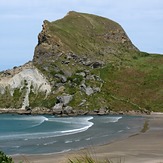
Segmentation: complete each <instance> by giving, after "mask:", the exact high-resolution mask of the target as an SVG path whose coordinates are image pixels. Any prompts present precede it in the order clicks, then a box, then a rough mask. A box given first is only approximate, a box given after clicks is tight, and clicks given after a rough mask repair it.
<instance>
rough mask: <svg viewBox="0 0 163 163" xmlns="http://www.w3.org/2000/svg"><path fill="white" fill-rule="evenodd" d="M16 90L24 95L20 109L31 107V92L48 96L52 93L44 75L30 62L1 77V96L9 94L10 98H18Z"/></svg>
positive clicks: (4, 73) (8, 71)
mask: <svg viewBox="0 0 163 163" xmlns="http://www.w3.org/2000/svg"><path fill="white" fill-rule="evenodd" d="M16 90H18V91H20V92H22V93H23V97H22V102H21V103H22V105H21V106H19V107H21V108H22V109H25V108H26V107H29V95H30V93H31V92H33V93H39V92H44V93H45V96H47V95H48V94H49V93H50V92H51V86H50V84H49V82H48V81H47V79H46V78H45V77H44V76H43V74H42V73H41V72H40V71H39V70H38V69H37V68H36V67H35V66H33V64H32V62H30V63H28V64H25V65H23V66H21V67H16V68H14V69H13V70H7V71H5V72H3V73H2V74H1V75H0V94H1V95H2V96H3V95H4V96H5V95H6V94H7V93H8V96H11V98H12V97H13V96H16V94H15V92H16ZM13 98H14V97H13ZM15 102H16V101H15Z"/></svg>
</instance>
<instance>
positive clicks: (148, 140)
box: [13, 114, 163, 163]
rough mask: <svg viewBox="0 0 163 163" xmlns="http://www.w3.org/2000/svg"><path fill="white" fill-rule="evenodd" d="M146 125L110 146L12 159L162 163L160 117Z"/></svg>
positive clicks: (153, 117) (59, 162) (37, 162)
mask: <svg viewBox="0 0 163 163" xmlns="http://www.w3.org/2000/svg"><path fill="white" fill-rule="evenodd" d="M147 122H148V125H149V129H148V130H147V131H146V132H141V131H140V133H137V134H135V135H131V136H129V137H128V138H126V139H123V140H118V141H115V142H113V143H110V144H106V145H101V146H92V147H90V148H87V149H84V150H79V151H71V152H67V153H61V154H49V155H18V156H14V157H13V159H14V161H15V163H19V162H20V161H21V160H22V161H24V162H28V163H55V162H57V163H67V162H68V159H69V158H70V159H71V158H75V157H81V156H82V155H85V154H88V155H91V156H92V157H94V159H95V160H111V161H113V163H118V162H121V163H163V114H152V115H150V116H147ZM135 125H136V124H135ZM142 128H143V126H142Z"/></svg>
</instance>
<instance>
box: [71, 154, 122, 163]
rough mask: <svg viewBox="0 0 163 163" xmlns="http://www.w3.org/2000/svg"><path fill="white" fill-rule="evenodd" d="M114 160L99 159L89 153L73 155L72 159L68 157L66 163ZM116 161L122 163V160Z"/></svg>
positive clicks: (93, 162) (102, 162)
mask: <svg viewBox="0 0 163 163" xmlns="http://www.w3.org/2000/svg"><path fill="white" fill-rule="evenodd" d="M114 162H115V161H111V160H110V159H103V160H101V159H100V160H99V159H96V158H94V157H92V156H91V155H88V154H85V155H81V156H77V157H74V158H73V159H69V161H68V163H114ZM116 163H122V160H121V159H120V160H118V161H116Z"/></svg>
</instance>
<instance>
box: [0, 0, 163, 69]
mask: <svg viewBox="0 0 163 163" xmlns="http://www.w3.org/2000/svg"><path fill="white" fill-rule="evenodd" d="M9 1H10V0H6V1H4V0H2V1H1V2H0V13H1V14H0V18H1V26H0V34H1V38H0V49H1V54H0V71H2V70H6V69H11V68H13V67H14V66H20V65H22V64H25V63H26V62H28V61H30V60H32V58H33V55H34V48H35V46H36V45H37V42H38V41H37V36H38V34H39V33H40V32H41V30H42V24H43V21H44V20H45V19H47V20H49V21H55V20H58V19H61V18H62V17H64V16H65V15H66V14H67V13H68V12H69V11H77V12H83V13H90V14H95V15H99V16H102V17H106V18H108V19H111V20H113V21H115V22H117V23H119V24H120V25H121V26H122V28H123V29H124V30H125V32H126V33H127V35H128V36H129V38H130V40H131V41H132V43H133V44H134V45H135V46H136V47H137V48H138V49H139V50H140V51H144V52H148V53H156V54H163V47H162V45H161V43H162V42H163V37H162V35H161V34H160V33H161V31H162V28H163V17H162V15H163V11H162V9H161V5H163V2H162V1H161V0H157V1H155V2H148V1H147V0H141V1H140V0H138V1H137V2H130V1H128V0H125V1H124V2H123V3H122V2H118V0H114V1H113V0H111V1H110V2H107V0H104V1H103V3H101V2H100V0H95V1H94V2H93V3H92V2H91V1H89V2H87V1H86V0H84V1H82V0H79V1H78V2H76V1H75V0H72V1H71V2H67V1H66V0H61V1H57V2H53V1H52V0H48V1H47V2H39V0H35V1H31V0H29V1H28V2H26V1H24V0H23V1H22V0H15V1H14V2H9ZM63 4H65V6H63ZM22 9H23V10H22ZM138 11H139V12H138Z"/></svg>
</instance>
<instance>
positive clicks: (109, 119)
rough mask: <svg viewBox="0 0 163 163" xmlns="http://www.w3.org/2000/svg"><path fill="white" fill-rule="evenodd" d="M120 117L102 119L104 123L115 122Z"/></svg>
mask: <svg viewBox="0 0 163 163" xmlns="http://www.w3.org/2000/svg"><path fill="white" fill-rule="evenodd" d="M121 118H122V117H105V118H104V119H103V121H104V123H116V122H118V121H119V120H120V119H121Z"/></svg>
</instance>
